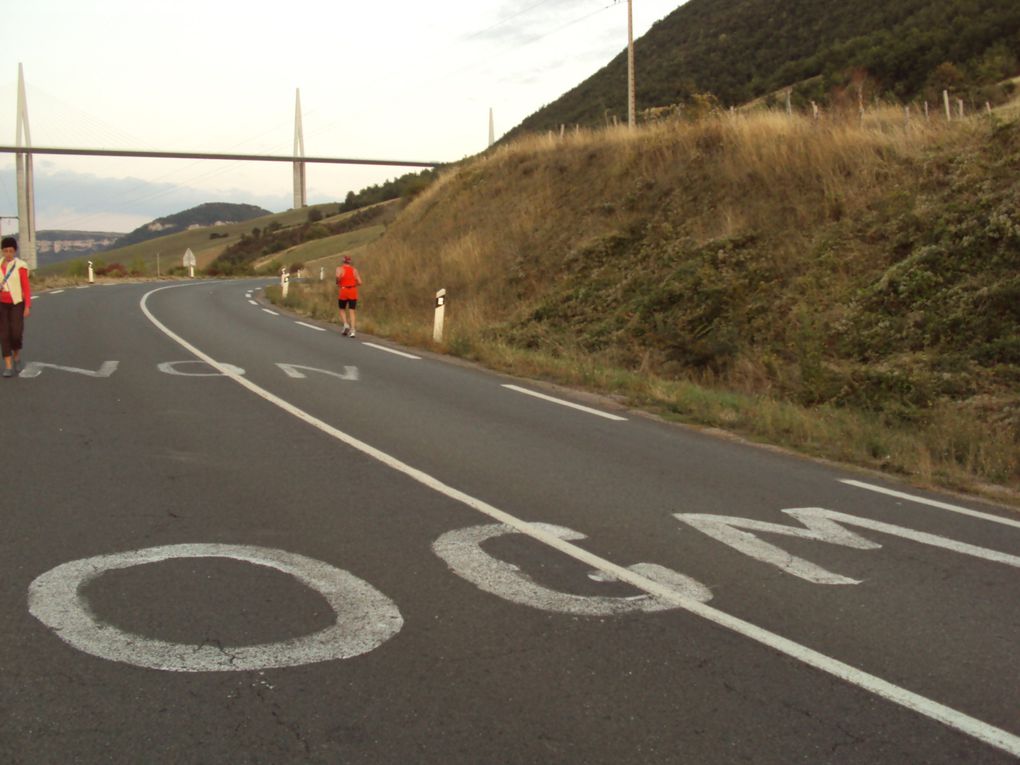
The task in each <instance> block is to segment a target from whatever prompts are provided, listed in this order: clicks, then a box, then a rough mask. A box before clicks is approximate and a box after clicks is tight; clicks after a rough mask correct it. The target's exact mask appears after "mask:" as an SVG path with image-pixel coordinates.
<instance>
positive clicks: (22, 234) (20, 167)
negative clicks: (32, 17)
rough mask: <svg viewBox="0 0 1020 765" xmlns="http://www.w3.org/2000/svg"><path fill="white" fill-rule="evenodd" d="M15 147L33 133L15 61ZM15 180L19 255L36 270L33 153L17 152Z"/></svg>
mask: <svg viewBox="0 0 1020 765" xmlns="http://www.w3.org/2000/svg"><path fill="white" fill-rule="evenodd" d="M16 146H17V147H18V148H19V149H21V148H26V149H29V148H31V147H32V134H31V132H30V131H29V129H28V100H27V99H26V98H25V70H24V67H23V66H22V65H21V64H18V136H17V142H16ZM16 165H17V181H18V256H19V257H20V258H21V259H22V260H24V261H25V262H26V263H27V264H28V267H29V269H30V270H35V267H36V265H37V263H36V247H35V179H34V177H33V174H32V155H31V154H30V153H28V152H18V153H17V155H16Z"/></svg>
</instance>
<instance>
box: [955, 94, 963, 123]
mask: <svg viewBox="0 0 1020 765" xmlns="http://www.w3.org/2000/svg"><path fill="white" fill-rule="evenodd" d="M956 105H957V107H958V108H959V110H960V119H961V120H962V119H963V99H962V98H958V99H956Z"/></svg>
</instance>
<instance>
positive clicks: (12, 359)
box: [0, 236, 32, 377]
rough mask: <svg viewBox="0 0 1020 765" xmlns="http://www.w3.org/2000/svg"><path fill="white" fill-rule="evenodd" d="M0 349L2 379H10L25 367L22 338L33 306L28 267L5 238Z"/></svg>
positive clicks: (0, 278)
mask: <svg viewBox="0 0 1020 765" xmlns="http://www.w3.org/2000/svg"><path fill="white" fill-rule="evenodd" d="M0 249H2V250H3V259H2V260H0V346H2V347H3V354H4V370H3V372H2V373H0V376H3V377H13V376H14V375H17V374H20V373H21V370H22V369H24V368H25V364H24V362H23V361H22V360H21V338H22V333H23V332H24V328H25V319H26V318H27V317H28V314H29V312H30V307H31V305H32V290H31V289H30V287H29V284H28V264H27V263H26V262H25V261H23V260H22V259H21V258H19V257H18V240H17V239H15V238H14V237H13V236H5V237H4V238H3V241H0Z"/></svg>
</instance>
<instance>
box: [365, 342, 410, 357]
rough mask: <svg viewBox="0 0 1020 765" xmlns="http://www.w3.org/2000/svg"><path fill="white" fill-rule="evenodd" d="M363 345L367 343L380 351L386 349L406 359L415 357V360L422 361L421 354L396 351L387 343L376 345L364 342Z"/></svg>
mask: <svg viewBox="0 0 1020 765" xmlns="http://www.w3.org/2000/svg"><path fill="white" fill-rule="evenodd" d="M362 345H367V346H368V347H369V348H375V349H376V350H379V351H386V352H387V353H392V354H394V355H397V356H403V357H404V358H405V359H414V360H415V361H421V356H415V355H414V354H411V353H404V352H403V351H395V350H393V349H392V348H387V347H386V346H385V345H376V344H375V343H362Z"/></svg>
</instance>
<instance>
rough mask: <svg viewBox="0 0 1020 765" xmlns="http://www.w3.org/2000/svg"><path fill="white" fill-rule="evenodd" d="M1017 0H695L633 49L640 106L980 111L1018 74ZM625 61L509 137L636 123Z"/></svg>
mask: <svg viewBox="0 0 1020 765" xmlns="http://www.w3.org/2000/svg"><path fill="white" fill-rule="evenodd" d="M1018 51H1020V3H1017V2H1016V0H898V1H897V2H887V1H886V0H854V2H852V3H847V2H844V1H843V0H784V2H781V3H777V2H776V1H775V0H689V2H687V3H685V4H683V5H682V6H680V7H679V8H677V9H676V10H675V11H674V12H673V13H671V14H670V15H669V16H667V17H666V18H664V19H662V20H661V21H659V22H657V23H656V24H655V25H654V26H653V27H652V28H651V29H650V30H649V31H648V33H647V34H645V35H644V36H643V37H641V39H639V40H637V41H636V43H635V46H634V54H635V69H636V72H637V77H636V81H637V103H638V108H639V109H647V108H650V107H662V106H668V105H672V104H691V103H692V101H696V99H697V96H698V94H706V93H708V94H712V95H714V96H715V97H716V98H718V99H719V101H720V102H721V103H722V104H723V105H724V106H729V105H740V104H743V103H746V102H748V101H751V100H752V99H755V98H758V97H761V96H764V95H765V94H767V93H771V92H773V91H776V90H778V89H780V88H786V87H788V86H792V85H794V84H797V83H800V85H798V86H797V88H796V89H795V94H794V97H795V100H796V101H797V102H798V103H799V104H801V105H806V102H807V100H808V99H813V100H815V101H818V102H820V103H827V102H830V103H833V104H838V103H839V102H840V100H841V99H842V98H843V97H844V96H843V93H844V91H845V90H846V89H847V88H850V89H851V90H853V91H854V92H853V93H852V94H850V95H849V98H848V99H847V100H849V101H851V102H852V103H853V105H856V100H857V99H856V87H862V88H863V89H864V97H865V98H867V99H870V98H871V97H872V96H874V95H879V96H882V97H892V98H895V99H898V100H900V101H903V102H907V101H911V100H917V99H923V98H927V99H928V100H929V101H931V102H933V103H934V102H935V101H937V100H938V98H939V97H940V94H941V91H942V88H949V89H950V90H951V91H952V92H953V94H954V96H959V97H961V98H965V99H966V100H967V101H968V102H969V103H971V104H972V107H973V106H980V105H982V104H983V103H984V102H985V100H991V101H992V102H993V103H994V102H995V101H996V100H997V98H998V97H999V96H998V94H999V93H1001V92H1002V91H1001V88H997V87H995V84H996V83H997V82H999V81H1000V80H1002V79H1003V78H1006V77H1012V76H1015V75H1017V74H1020V63H1018ZM626 83H627V62H626V53H625V52H621V53H620V54H619V55H618V56H616V58H614V59H613V60H612V61H611V62H610V63H609V64H608V65H606V66H605V67H604V68H603V69H602V70H600V71H598V72H596V73H595V74H593V75H592V76H591V77H590V78H588V79H587V80H585V81H584V82H582V83H581V84H580V85H578V86H577V87H576V88H574V89H572V90H571V91H569V92H567V93H565V94H564V95H563V96H561V97H560V98H558V99H557V100H556V101H554V102H553V103H551V104H549V105H548V106H546V107H543V108H542V109H541V110H539V111H538V112H536V113H535V114H533V115H531V116H530V117H528V118H527V119H526V120H524V122H523V123H522V124H521V125H520V126H518V127H517V128H515V129H514V130H513V131H511V132H510V134H509V135H510V137H515V136H517V135H520V134H522V133H525V132H532V131H545V130H557V129H559V127H560V125H574V124H580V125H583V126H589V127H590V126H596V125H604V124H605V120H606V119H607V117H608V116H610V115H612V116H616V117H618V118H620V119H621V120H626V115H627V103H626V99H627V90H626Z"/></svg>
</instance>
